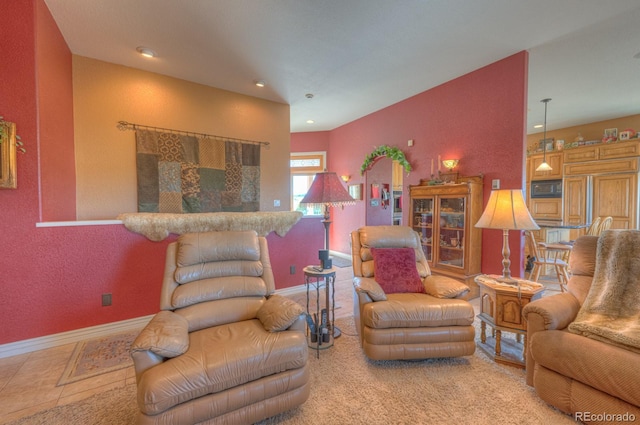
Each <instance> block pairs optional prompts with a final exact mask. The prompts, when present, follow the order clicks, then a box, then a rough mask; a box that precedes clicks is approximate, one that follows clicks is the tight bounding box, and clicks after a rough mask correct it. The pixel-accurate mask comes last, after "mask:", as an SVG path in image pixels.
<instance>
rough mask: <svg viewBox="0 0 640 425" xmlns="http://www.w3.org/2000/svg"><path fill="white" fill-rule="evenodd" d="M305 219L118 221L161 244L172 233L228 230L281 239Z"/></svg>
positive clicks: (128, 217)
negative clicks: (248, 231) (277, 236)
mask: <svg viewBox="0 0 640 425" xmlns="http://www.w3.org/2000/svg"><path fill="white" fill-rule="evenodd" d="M301 217H302V213H301V212H299V211H277V212H276V211H274V212H266V211H265V212H253V213H202V214H162V213H124V214H120V215H119V216H118V220H122V224H124V226H125V227H126V228H127V229H128V230H130V231H132V232H135V233H140V234H141V235H144V236H146V237H147V239H149V240H152V241H154V242H159V241H161V240H163V239H165V238H166V237H167V236H169V233H175V234H178V235H182V234H183V233H193V232H212V231H225V230H255V231H256V232H257V233H258V235H260V236H266V235H267V234H269V233H270V232H276V233H277V234H278V235H279V236H284V235H286V234H287V232H288V231H289V229H291V227H293V225H294V224H296V223H297V222H298V220H300V218H301Z"/></svg>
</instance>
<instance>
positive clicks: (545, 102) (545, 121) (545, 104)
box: [536, 99, 553, 171]
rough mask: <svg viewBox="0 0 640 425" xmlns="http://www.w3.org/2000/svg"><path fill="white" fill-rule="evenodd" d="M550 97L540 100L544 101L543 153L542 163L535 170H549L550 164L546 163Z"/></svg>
mask: <svg viewBox="0 0 640 425" xmlns="http://www.w3.org/2000/svg"><path fill="white" fill-rule="evenodd" d="M550 101H551V99H542V100H541V101H540V102H542V103H544V133H543V136H542V140H543V143H544V146H543V148H542V149H543V151H542V152H543V154H542V164H540V165H538V168H536V171H551V170H553V168H551V165H549V164H548V163H547V103H549V102H550Z"/></svg>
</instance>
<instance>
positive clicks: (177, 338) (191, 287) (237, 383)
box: [131, 231, 309, 425]
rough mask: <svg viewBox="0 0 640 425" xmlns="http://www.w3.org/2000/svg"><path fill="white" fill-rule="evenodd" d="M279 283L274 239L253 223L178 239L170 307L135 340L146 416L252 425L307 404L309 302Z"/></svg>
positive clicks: (171, 250) (165, 303) (166, 294)
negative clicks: (279, 291) (249, 227)
mask: <svg viewBox="0 0 640 425" xmlns="http://www.w3.org/2000/svg"><path fill="white" fill-rule="evenodd" d="M274 290H275V286H274V279H273V272H272V270H271V263H270V261H269V251H268V248H267V242H266V239H265V238H264V237H258V236H257V234H256V232H254V231H246V232H207V233H192V234H185V235H182V236H180V237H179V238H178V240H177V241H176V242H173V243H171V244H170V245H169V246H168V248H167V257H166V264H165V272H164V279H163V284H162V293H161V300H160V308H161V310H162V311H161V312H160V313H158V314H157V315H156V316H154V318H153V319H152V320H151V322H150V323H149V324H148V325H147V327H145V328H144V329H143V330H142V332H141V333H140V335H139V336H138V337H137V338H136V340H135V341H134V343H133V345H132V347H131V356H132V358H133V361H134V365H135V370H136V380H137V385H138V407H139V408H140V412H139V415H138V423H140V424H173V425H179V424H195V423H200V422H204V421H207V422H206V423H208V424H218V423H220V424H222V423H224V424H227V423H228V424H231V423H233V424H240V423H247V424H249V423H254V422H257V421H260V420H262V419H264V418H267V417H269V416H273V415H276V414H278V413H280V412H283V411H286V410H289V409H291V408H293V407H296V406H298V405H300V404H302V403H304V402H305V401H306V399H307V398H308V396H309V370H308V367H307V357H308V349H307V343H306V339H305V335H304V326H305V325H304V314H303V313H304V310H303V308H302V307H301V306H300V305H298V304H296V303H294V302H293V301H291V300H289V299H287V298H284V297H281V296H278V295H272V294H273V292H274Z"/></svg>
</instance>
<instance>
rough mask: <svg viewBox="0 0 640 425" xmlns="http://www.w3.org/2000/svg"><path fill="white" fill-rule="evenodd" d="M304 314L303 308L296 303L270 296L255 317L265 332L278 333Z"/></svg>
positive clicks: (277, 296) (280, 297) (278, 296)
mask: <svg viewBox="0 0 640 425" xmlns="http://www.w3.org/2000/svg"><path fill="white" fill-rule="evenodd" d="M304 312H305V310H304V308H303V307H302V306H301V305H300V304H298V303H297V302H295V301H293V300H290V299H289V298H286V297H283V296H282V295H271V296H270V297H269V299H267V300H266V301H265V302H264V304H262V307H260V309H259V310H258V314H257V316H258V320H260V322H261V323H262V326H264V328H265V329H266V330H268V331H269V332H279V331H284V330H285V329H287V328H288V327H289V326H291V325H293V322H295V321H296V319H297V318H298V317H300V315H301V314H302V313H304Z"/></svg>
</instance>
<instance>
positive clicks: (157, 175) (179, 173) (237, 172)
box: [136, 130, 260, 213]
mask: <svg viewBox="0 0 640 425" xmlns="http://www.w3.org/2000/svg"><path fill="white" fill-rule="evenodd" d="M136 167H137V175H138V211H139V212H161V213H199V212H221V211H238V212H240V211H258V210H259V209H260V145H257V144H251V143H240V142H235V141H220V140H214V139H209V138H200V137H194V136H183V135H180V134H175V133H165V132H158V131H149V130H136Z"/></svg>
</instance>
